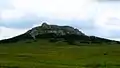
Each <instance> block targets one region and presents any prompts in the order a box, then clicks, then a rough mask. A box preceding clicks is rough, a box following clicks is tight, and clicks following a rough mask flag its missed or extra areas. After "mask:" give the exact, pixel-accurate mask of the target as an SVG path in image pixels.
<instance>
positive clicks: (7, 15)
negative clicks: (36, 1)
mask: <svg viewBox="0 0 120 68" xmlns="http://www.w3.org/2000/svg"><path fill="white" fill-rule="evenodd" d="M23 16H24V13H23V12H21V11H20V10H15V9H11V10H10V9H9V10H7V9H6V10H3V11H1V19H2V20H11V19H18V18H21V17H23Z"/></svg>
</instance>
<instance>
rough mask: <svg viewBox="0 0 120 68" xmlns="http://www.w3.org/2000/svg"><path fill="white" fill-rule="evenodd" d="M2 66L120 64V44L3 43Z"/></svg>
mask: <svg viewBox="0 0 120 68" xmlns="http://www.w3.org/2000/svg"><path fill="white" fill-rule="evenodd" d="M0 68H120V45H107V44H104V45H98V44H94V45H90V44H86V45H85V44H81V46H75V45H68V44H67V43H61V42H58V43H49V42H48V41H45V40H39V41H38V42H32V43H25V42H18V43H11V44H0Z"/></svg>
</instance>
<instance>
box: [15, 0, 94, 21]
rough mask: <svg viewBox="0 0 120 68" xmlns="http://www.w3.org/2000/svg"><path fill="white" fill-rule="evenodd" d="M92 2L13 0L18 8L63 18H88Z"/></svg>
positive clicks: (86, 0) (75, 0) (85, 0)
mask: <svg viewBox="0 0 120 68" xmlns="http://www.w3.org/2000/svg"><path fill="white" fill-rule="evenodd" d="M92 3H93V2H92V0H13V5H14V6H15V8H16V10H18V9H19V10H23V11H24V12H28V11H30V12H35V13H37V14H38V15H39V16H48V17H50V18H52V17H54V18H62V19H64V18H65V19H72V18H76V19H80V18H81V19H86V18H88V17H89V15H90V14H89V12H90V11H91V9H92V8H91V6H90V5H91V4H92ZM89 8H91V9H89Z"/></svg>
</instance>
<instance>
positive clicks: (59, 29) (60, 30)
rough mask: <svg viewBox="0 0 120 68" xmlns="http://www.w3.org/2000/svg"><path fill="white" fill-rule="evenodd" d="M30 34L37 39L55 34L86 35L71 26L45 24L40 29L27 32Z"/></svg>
mask: <svg viewBox="0 0 120 68" xmlns="http://www.w3.org/2000/svg"><path fill="white" fill-rule="evenodd" d="M27 33H28V34H30V35H31V37H33V39H35V36H37V35H41V34H48V33H54V34H56V35H66V34H69V35H70V34H75V35H85V34H84V33H82V32H81V31H79V30H78V29H74V28H73V27H71V26H58V25H48V24H47V23H43V24H42V25H41V26H39V27H35V28H33V29H31V30H29V31H28V32H27Z"/></svg>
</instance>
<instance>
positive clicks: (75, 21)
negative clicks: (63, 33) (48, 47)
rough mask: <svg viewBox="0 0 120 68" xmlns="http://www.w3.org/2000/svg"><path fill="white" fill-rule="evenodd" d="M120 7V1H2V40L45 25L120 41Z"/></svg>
mask: <svg viewBox="0 0 120 68" xmlns="http://www.w3.org/2000/svg"><path fill="white" fill-rule="evenodd" d="M119 6H120V1H119V0H0V39H5V38H10V37H13V36H16V35H19V34H22V33H24V32H26V31H27V30H29V29H30V28H32V27H35V26H39V25H41V23H42V22H44V21H45V22H47V23H48V24H57V25H70V26H73V27H75V28H78V29H80V30H81V31H82V32H84V33H85V34H87V35H95V36H99V37H104V38H110V39H115V40H120V34H119V33H120V27H119V26H120V7H119Z"/></svg>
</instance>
